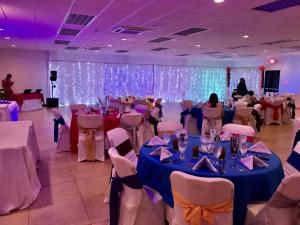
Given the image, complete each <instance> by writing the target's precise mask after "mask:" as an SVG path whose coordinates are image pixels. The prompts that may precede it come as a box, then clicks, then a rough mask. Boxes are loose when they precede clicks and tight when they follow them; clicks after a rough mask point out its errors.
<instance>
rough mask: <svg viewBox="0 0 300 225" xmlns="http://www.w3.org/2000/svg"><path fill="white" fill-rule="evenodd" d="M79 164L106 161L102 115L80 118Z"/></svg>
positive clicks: (80, 116)
mask: <svg viewBox="0 0 300 225" xmlns="http://www.w3.org/2000/svg"><path fill="white" fill-rule="evenodd" d="M78 129H79V137H78V162H81V161H84V160H88V161H93V160H99V161H104V160H105V156H104V130H103V118H102V116H101V115H96V114H90V115H79V116H78Z"/></svg>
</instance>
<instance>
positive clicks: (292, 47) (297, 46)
mask: <svg viewBox="0 0 300 225" xmlns="http://www.w3.org/2000/svg"><path fill="white" fill-rule="evenodd" d="M288 48H289V49H292V50H297V51H298V50H300V46H299V45H296V46H290V47H288Z"/></svg>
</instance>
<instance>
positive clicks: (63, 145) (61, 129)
mask: <svg viewBox="0 0 300 225" xmlns="http://www.w3.org/2000/svg"><path fill="white" fill-rule="evenodd" d="M51 112H52V114H53V116H54V119H53V121H54V141H55V142H57V146H56V152H64V151H70V148H71V145H70V128H69V126H68V125H67V124H66V122H65V120H64V118H63V116H62V115H61V113H60V111H59V109H57V108H55V109H52V110H51ZM59 125H60V126H59Z"/></svg>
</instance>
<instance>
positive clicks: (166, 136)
mask: <svg viewBox="0 0 300 225" xmlns="http://www.w3.org/2000/svg"><path fill="white" fill-rule="evenodd" d="M163 139H164V142H165V143H166V145H168V143H169V141H170V139H171V135H170V134H164V135H163Z"/></svg>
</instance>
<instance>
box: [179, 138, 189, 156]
mask: <svg viewBox="0 0 300 225" xmlns="http://www.w3.org/2000/svg"><path fill="white" fill-rule="evenodd" d="M186 146H187V143H186V142H185V141H180V142H179V143H178V148H179V151H180V157H179V158H180V159H182V160H183V159H184V158H185V156H184V153H185V150H186Z"/></svg>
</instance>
